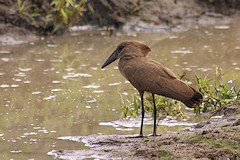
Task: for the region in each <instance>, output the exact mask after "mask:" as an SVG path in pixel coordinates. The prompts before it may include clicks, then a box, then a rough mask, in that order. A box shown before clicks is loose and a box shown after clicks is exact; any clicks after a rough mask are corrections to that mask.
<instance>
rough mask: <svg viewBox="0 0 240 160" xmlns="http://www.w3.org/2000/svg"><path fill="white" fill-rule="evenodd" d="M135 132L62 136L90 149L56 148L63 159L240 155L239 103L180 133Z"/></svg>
mask: <svg viewBox="0 0 240 160" xmlns="http://www.w3.org/2000/svg"><path fill="white" fill-rule="evenodd" d="M134 136H136V135H89V136H79V137H60V139H63V140H66V141H68V140H71V141H76V142H83V143H85V145H86V146H88V147H89V149H84V150H53V151H51V152H49V153H48V154H49V155H52V156H55V157H57V158H60V159H71V160H72V159H84V158H100V159H136V160H137V159H138V160H140V159H204V160H205V159H231V160H237V159H239V158H240V145H239V144H240V107H239V106H232V107H230V108H225V109H224V113H223V115H222V116H215V117H213V118H211V119H209V120H206V121H203V122H200V123H198V124H197V125H195V126H194V127H191V128H186V129H185V130H183V131H182V132H180V133H178V134H164V135H159V136H157V137H151V136H150V137H149V136H147V137H144V138H132V137H134Z"/></svg>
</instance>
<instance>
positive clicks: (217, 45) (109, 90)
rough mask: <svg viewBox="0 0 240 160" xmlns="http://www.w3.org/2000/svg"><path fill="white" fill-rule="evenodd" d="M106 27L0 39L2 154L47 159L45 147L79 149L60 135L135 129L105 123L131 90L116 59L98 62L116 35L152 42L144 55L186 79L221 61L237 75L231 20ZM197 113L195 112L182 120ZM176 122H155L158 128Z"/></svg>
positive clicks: (238, 45) (228, 75) (238, 42)
mask: <svg viewBox="0 0 240 160" xmlns="http://www.w3.org/2000/svg"><path fill="white" fill-rule="evenodd" d="M106 34H107V33H106V32H105V31H101V30H99V31H76V32H72V33H70V34H67V35H64V36H60V37H48V38H42V39H39V40H38V41H34V42H31V43H24V44H16V45H4V44H2V45H1V46H0V66H1V67H0V153H1V154H0V156H1V157H0V159H18V160H23V159H24V160H25V159H52V157H51V156H48V155H47V154H46V153H47V152H48V151H51V150H64V149H68V150H71V149H80V148H84V146H83V144H81V143H74V142H69V141H68V142H67V143H66V141H63V140H58V139H57V137H60V136H84V135H89V134H136V133H138V132H139V128H136V127H129V128H124V127H121V126H120V127H119V126H118V127H113V126H112V125H108V124H109V123H108V122H110V121H114V120H118V119H120V118H121V102H120V97H119V95H118V93H121V94H122V95H123V97H124V98H128V99H131V97H132V95H135V94H137V91H136V90H134V89H133V87H132V86H131V85H130V84H129V83H128V82H127V81H126V80H125V79H124V78H123V77H122V76H121V75H120V73H119V71H118V70H117V63H113V64H112V65H111V66H109V67H107V68H106V69H105V70H101V69H100V67H101V65H102V64H103V62H104V61H105V60H106V58H107V57H108V56H109V55H110V53H111V52H112V51H113V49H114V48H115V47H116V45H117V44H118V43H119V42H120V41H121V40H124V39H130V40H139V41H143V42H145V43H146V44H148V45H149V46H150V47H151V48H152V52H151V53H150V55H149V57H151V58H152V59H154V60H157V61H159V62H161V63H162V64H164V65H166V66H168V67H169V68H171V69H172V70H173V71H174V72H175V73H176V74H179V75H181V74H183V73H186V77H187V78H189V79H192V78H194V75H195V74H198V75H200V76H201V77H204V76H210V77H213V76H214V72H215V67H216V66H219V67H221V68H223V72H224V73H225V78H224V81H225V82H226V81H228V80H230V79H232V80H233V79H239V78H240V74H239V73H240V30H239V24H236V23H233V24H230V25H225V24H224V25H221V24H220V25H213V26H208V27H196V28H195V29H193V30H191V31H186V32H178V30H177V29H176V30H174V31H173V32H168V33H163V32H162V33H136V32H133V31H127V32H125V31H115V32H114V33H113V36H111V37H109V36H105V35H106ZM236 81H238V82H239V80H236ZM199 120H201V117H194V116H193V117H192V118H191V120H190V121H188V122H189V123H194V122H197V121H199ZM105 122H107V123H105ZM104 124H105V125H104ZM182 128H183V126H171V127H170V126H165V125H161V126H159V127H158V133H171V132H177V131H180V130H181V129H182ZM151 132H152V126H150V125H149V126H144V133H145V134H150V133H151Z"/></svg>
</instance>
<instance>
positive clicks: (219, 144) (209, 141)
mask: <svg viewBox="0 0 240 160" xmlns="http://www.w3.org/2000/svg"><path fill="white" fill-rule="evenodd" d="M188 140H189V142H192V143H198V144H202V145H210V146H213V147H216V148H222V149H226V150H229V151H231V152H234V153H235V152H237V153H240V145H239V143H237V142H233V141H230V140H228V139H222V138H216V137H208V136H203V135H197V136H194V137H191V138H189V139H188Z"/></svg>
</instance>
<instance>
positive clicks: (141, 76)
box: [102, 41, 202, 137]
mask: <svg viewBox="0 0 240 160" xmlns="http://www.w3.org/2000/svg"><path fill="white" fill-rule="evenodd" d="M150 51H151V49H150V48H149V47H148V46H147V45H146V44H144V43H141V42H138V41H123V42H121V43H120V44H119V45H118V46H117V48H116V49H115V50H114V52H113V53H112V54H111V55H110V57H109V58H108V59H107V60H106V62H105V63H104V64H103V65H102V68H104V67H106V66H107V65H109V64H111V63H112V62H114V61H115V60H117V59H120V60H119V63H118V68H119V70H120V72H121V74H122V75H123V76H124V77H125V78H126V79H127V80H128V81H129V82H130V83H131V84H132V85H133V86H134V87H135V88H136V89H137V90H138V91H139V94H140V96H141V102H142V121H141V128H140V134H139V137H142V136H143V133H142V129H143V119H144V112H145V110H144V103H143V94H144V92H145V91H147V92H150V93H152V97H153V105H154V110H153V113H154V129H153V136H156V115H157V110H156V105H155V99H154V94H158V95H161V96H166V97H170V98H172V99H176V100H179V101H181V102H183V103H184V104H185V105H186V106H188V107H191V108H194V107H195V106H197V105H199V104H200V99H202V95H201V94H200V93H199V92H197V91H196V90H195V89H194V88H192V87H191V86H189V85H187V84H185V83H184V82H183V81H181V80H179V79H178V78H177V77H176V75H175V74H174V73H173V72H172V71H171V70H170V69H169V68H167V67H165V66H163V65H162V64H160V63H158V62H156V61H153V60H151V59H149V58H147V57H146V56H147V55H148V53H149V52H150Z"/></svg>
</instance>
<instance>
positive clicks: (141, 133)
mask: <svg viewBox="0 0 240 160" xmlns="http://www.w3.org/2000/svg"><path fill="white" fill-rule="evenodd" d="M139 93H140V96H141V101H142V121H141V129H140V134H139V137H143V132H142V130H143V119H144V113H145V110H144V103H143V94H144V92H139Z"/></svg>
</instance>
